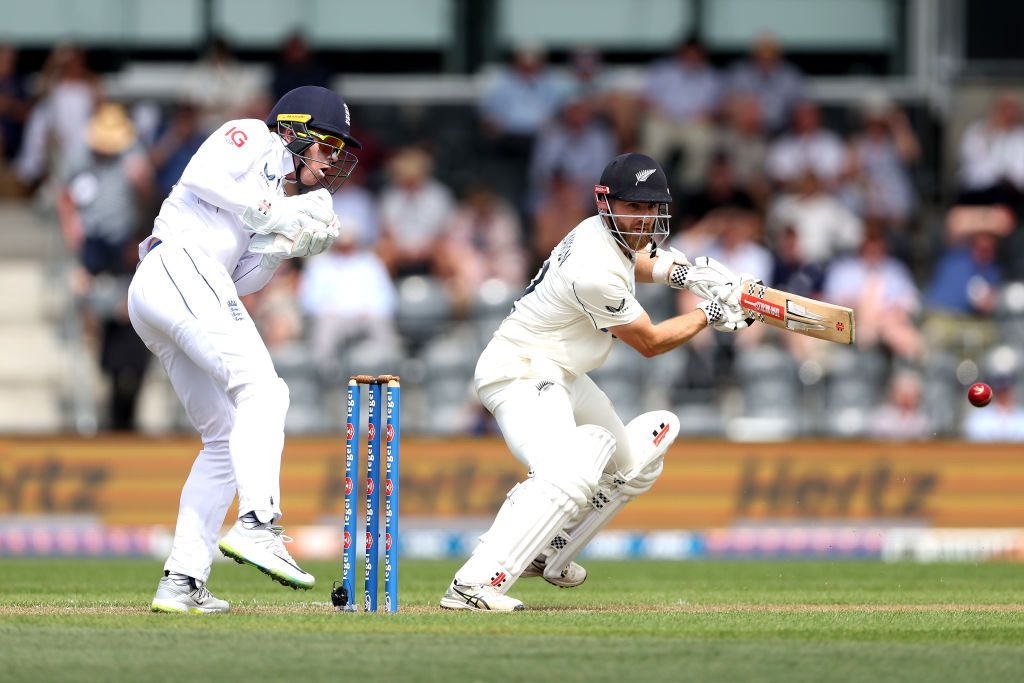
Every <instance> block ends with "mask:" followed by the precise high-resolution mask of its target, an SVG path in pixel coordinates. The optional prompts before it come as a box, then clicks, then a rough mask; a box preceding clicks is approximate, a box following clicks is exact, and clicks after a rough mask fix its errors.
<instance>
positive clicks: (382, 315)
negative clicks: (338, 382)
mask: <svg viewBox="0 0 1024 683" xmlns="http://www.w3.org/2000/svg"><path fill="white" fill-rule="evenodd" d="M347 191H348V190H347V188H346V192H347ZM339 222H340V225H341V232H340V234H339V236H338V239H337V240H336V241H335V242H334V245H333V246H332V247H331V249H330V250H329V251H327V252H326V253H324V254H321V255H320V256H317V257H315V258H312V259H310V260H309V262H308V263H307V264H306V267H305V268H304V269H303V271H302V275H301V277H300V280H299V285H298V303H299V306H300V307H301V310H302V313H303V314H304V315H305V316H306V318H307V319H308V320H309V340H310V352H311V353H312V355H313V358H314V360H315V362H316V363H317V365H318V366H320V367H321V368H324V369H327V368H329V366H330V365H331V364H332V363H336V361H337V357H338V352H339V350H340V349H341V348H343V347H345V346H349V345H350V344H354V343H358V342H368V343H370V344H372V345H373V346H375V347H377V348H383V349H394V348H397V346H398V336H397V333H396V331H395V328H394V314H395V307H396V303H397V302H396V298H397V294H396V292H395V286H394V283H392V281H391V278H390V276H389V275H388V271H387V268H386V267H385V266H384V263H383V262H382V261H381V260H380V258H379V257H378V256H377V255H376V254H375V253H373V252H372V251H370V250H369V249H367V248H366V247H365V246H362V245H360V243H359V240H360V232H361V230H362V228H361V227H360V226H359V225H358V224H357V223H356V222H355V221H354V220H352V219H350V218H347V217H344V216H339Z"/></svg>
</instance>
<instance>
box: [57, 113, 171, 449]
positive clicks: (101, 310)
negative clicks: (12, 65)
mask: <svg viewBox="0 0 1024 683" xmlns="http://www.w3.org/2000/svg"><path fill="white" fill-rule="evenodd" d="M85 137H86V142H87V144H88V148H89V151H88V153H85V154H79V155H77V156H76V158H73V159H72V160H70V161H69V162H68V166H67V168H66V170H65V171H64V173H63V174H62V175H61V177H60V179H59V180H60V183H61V187H60V191H59V194H58V198H57V210H58V216H59V217H60V222H61V229H62V231H63V233H64V237H65V239H66V241H67V244H68V246H69V248H71V249H72V250H73V251H75V252H76V253H77V254H78V258H79V261H80V264H81V267H82V271H80V272H78V273H77V274H76V283H77V286H76V289H77V291H78V293H79V294H80V295H81V296H82V299H83V310H84V315H83V320H84V326H85V328H86V331H87V336H89V337H93V338H95V339H96V345H97V346H98V353H99V361H100V369H101V370H102V371H103V373H104V374H105V375H106V376H107V378H108V380H109V385H110V386H109V388H110V391H109V405H108V420H109V427H110V428H111V429H114V430H132V429H134V428H135V408H136V403H137V400H138V395H139V392H140V390H141V387H142V378H143V375H144V374H145V371H146V367H147V366H148V365H149V358H150V353H149V350H148V349H147V348H146V346H145V344H143V343H142V341H141V340H140V339H139V337H138V335H137V334H136V333H135V330H134V329H133V328H132V325H131V322H130V321H129V319H128V308H127V298H128V284H129V282H130V274H131V273H132V270H133V267H134V265H135V263H136V262H137V261H138V252H137V251H136V250H135V244H136V243H137V241H138V235H139V233H140V232H142V231H143V230H142V228H143V226H142V223H143V221H144V220H145V219H146V218H147V217H148V215H149V214H148V211H147V203H148V202H149V201H150V200H151V199H152V197H153V196H154V195H153V171H152V167H151V166H150V164H149V160H148V159H147V157H146V154H145V151H144V150H142V149H141V147H140V146H139V145H138V144H137V136H136V134H135V128H134V126H133V125H132V122H131V121H130V120H129V118H128V115H127V114H126V113H125V111H124V108H123V107H121V105H118V104H112V103H106V104H103V105H101V106H100V107H99V108H98V109H97V111H96V113H95V114H94V115H93V117H92V119H90V121H89V125H88V127H87V131H86V136H85Z"/></svg>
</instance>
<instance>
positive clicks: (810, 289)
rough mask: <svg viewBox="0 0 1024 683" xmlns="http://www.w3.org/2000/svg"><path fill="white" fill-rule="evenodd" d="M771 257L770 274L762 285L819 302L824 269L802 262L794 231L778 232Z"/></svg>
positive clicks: (802, 257)
mask: <svg viewBox="0 0 1024 683" xmlns="http://www.w3.org/2000/svg"><path fill="white" fill-rule="evenodd" d="M772 256H773V257H774V263H773V264H772V274H771V277H770V279H766V280H765V282H767V283H769V284H770V285H771V286H772V287H775V288H777V289H781V290H784V291H786V292H792V293H793V294H799V295H800V296H809V297H811V298H812V299H817V298H820V295H821V287H822V285H824V284H825V267H824V265H823V264H819V263H815V262H813V261H807V260H805V259H804V256H803V253H802V252H801V249H800V238H799V237H798V236H797V234H796V230H794V229H793V228H791V227H785V228H783V229H782V232H781V233H780V234H779V235H778V236H777V237H776V239H775V249H774V251H773V252H772Z"/></svg>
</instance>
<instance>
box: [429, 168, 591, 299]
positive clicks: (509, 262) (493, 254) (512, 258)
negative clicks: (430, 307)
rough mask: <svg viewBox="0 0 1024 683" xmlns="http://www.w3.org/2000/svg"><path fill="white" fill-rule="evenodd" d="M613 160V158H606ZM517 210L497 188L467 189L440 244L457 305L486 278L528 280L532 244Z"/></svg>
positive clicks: (515, 283)
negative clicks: (525, 239) (525, 243)
mask: <svg viewBox="0 0 1024 683" xmlns="http://www.w3.org/2000/svg"><path fill="white" fill-rule="evenodd" d="M605 163H607V162H605ZM521 234H522V231H521V230H520V227H519V220H518V218H517V216H516V212H515V211H514V210H513V209H512V207H511V206H509V205H508V204H507V203H506V202H504V201H503V200H502V199H501V198H500V197H499V196H498V195H497V194H496V193H495V192H494V191H493V190H492V189H491V188H489V187H486V186H477V187H474V188H472V189H470V191H469V192H467V193H466V196H465V198H464V199H463V200H462V202H461V203H460V204H459V207H458V209H457V210H456V212H455V216H454V217H453V218H452V221H451V225H450V227H449V229H448V230H447V231H446V232H445V234H444V237H443V238H442V241H441V245H440V252H439V256H440V262H439V268H438V272H439V273H440V275H441V277H442V278H443V279H444V281H445V283H446V284H447V286H448V289H449V292H450V295H451V299H452V302H453V303H454V305H455V307H456V310H458V311H460V312H461V313H463V314H465V313H467V312H468V311H469V308H470V306H471V305H472V303H473V300H474V297H475V296H476V293H477V291H478V290H479V287H480V285H482V284H483V283H484V281H486V280H488V279H491V278H497V279H499V280H501V281H503V282H505V283H506V284H508V285H509V286H510V287H511V288H512V289H519V288H521V287H522V286H523V285H524V284H525V282H526V264H527V254H526V250H525V249H524V248H523V247H522V245H521V244H520V237H521Z"/></svg>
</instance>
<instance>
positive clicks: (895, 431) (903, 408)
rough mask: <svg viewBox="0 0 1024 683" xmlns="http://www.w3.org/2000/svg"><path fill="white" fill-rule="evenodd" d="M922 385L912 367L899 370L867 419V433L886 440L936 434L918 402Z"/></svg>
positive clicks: (919, 437) (906, 439)
mask: <svg viewBox="0 0 1024 683" xmlns="http://www.w3.org/2000/svg"><path fill="white" fill-rule="evenodd" d="M923 390H924V386H923V384H922V383H921V378H920V377H919V376H918V374H917V373H916V372H913V371H911V370H900V371H897V372H896V373H894V374H893V376H892V379H891V380H890V382H889V395H888V397H887V398H886V401H885V403H883V404H882V405H880V406H878V408H876V409H875V410H874V412H873V414H872V416H871V418H870V419H869V420H868V436H869V437H870V438H872V439H884V440H888V441H920V440H923V439H929V438H931V437H932V436H934V434H935V427H934V426H933V425H932V422H931V420H930V419H929V418H928V416H927V415H925V413H924V410H923V408H922V405H921V396H922V392H923Z"/></svg>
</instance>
